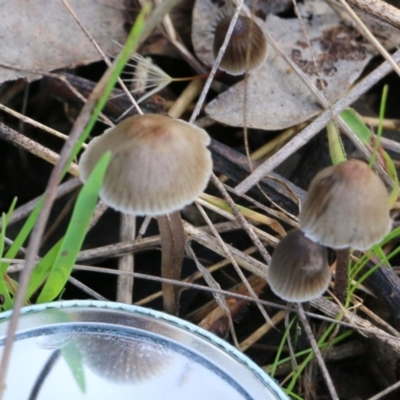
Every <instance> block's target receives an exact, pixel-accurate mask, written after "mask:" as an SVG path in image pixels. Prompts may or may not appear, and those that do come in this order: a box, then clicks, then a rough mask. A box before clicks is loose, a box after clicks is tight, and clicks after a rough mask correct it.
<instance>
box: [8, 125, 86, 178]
mask: <svg viewBox="0 0 400 400" xmlns="http://www.w3.org/2000/svg"><path fill="white" fill-rule="evenodd" d="M0 137H1V138H2V139H5V140H7V141H8V142H11V143H13V144H15V145H16V146H19V147H21V148H23V149H25V150H27V151H29V152H30V153H31V154H34V155H35V156H38V157H40V158H41V159H43V160H45V161H48V162H49V163H50V164H54V165H55V164H57V162H58V161H59V159H60V156H59V155H58V154H57V153H56V152H54V151H52V150H50V149H48V148H47V147H44V146H42V145H41V144H39V143H37V142H35V141H34V140H32V139H29V138H27V137H26V136H24V135H21V134H20V133H18V132H17V131H14V129H11V128H9V127H8V126H7V125H5V124H3V123H2V122H0ZM68 172H69V173H70V174H71V175H73V176H79V168H78V166H77V165H76V164H75V163H72V164H71V165H70V167H69V168H68Z"/></svg>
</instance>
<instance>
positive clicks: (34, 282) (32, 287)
mask: <svg viewBox="0 0 400 400" xmlns="http://www.w3.org/2000/svg"><path fill="white" fill-rule="evenodd" d="M63 240H64V238H62V239H60V240H59V241H58V242H57V243H56V244H55V245H54V246H53V247H52V248H51V249H50V250H49V251H48V252H47V253H46V255H45V256H44V257H43V258H42V259H41V260H40V261H39V262H38V264H37V265H36V267H35V268H34V270H33V272H32V276H31V279H30V280H29V285H28V289H27V291H26V295H25V300H29V299H30V297H31V296H32V295H33V294H34V293H36V292H37V291H38V290H39V288H40V287H41V286H42V285H43V283H44V282H45V281H46V279H47V277H48V276H49V274H50V271H51V268H52V266H53V265H54V263H55V261H56V259H57V255H58V254H59V252H60V249H61V246H62V244H63Z"/></svg>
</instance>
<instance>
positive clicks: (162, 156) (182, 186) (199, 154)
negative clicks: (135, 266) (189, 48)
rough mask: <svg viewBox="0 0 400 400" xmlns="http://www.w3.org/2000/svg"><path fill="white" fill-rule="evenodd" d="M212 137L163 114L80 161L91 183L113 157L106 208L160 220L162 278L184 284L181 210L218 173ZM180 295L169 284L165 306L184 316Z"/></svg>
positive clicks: (96, 145) (134, 121)
mask: <svg viewBox="0 0 400 400" xmlns="http://www.w3.org/2000/svg"><path fill="white" fill-rule="evenodd" d="M209 143H210V137H209V136H208V134H207V132H206V131H205V130H203V129H201V128H198V127H196V126H194V125H192V124H189V123H188V122H185V121H182V120H178V119H173V118H170V117H167V116H163V115H156V114H147V115H136V116H134V117H130V118H127V119H125V120H124V121H122V122H120V123H119V124H118V125H117V126H115V127H114V128H110V129H108V130H106V131H105V132H104V134H103V135H101V136H99V137H96V138H94V139H93V140H92V141H91V142H90V143H89V145H88V147H87V149H86V150H85V151H84V152H83V154H82V156H81V158H80V160H79V168H80V174H81V179H82V181H83V182H85V181H86V180H87V179H88V177H89V174H90V172H91V171H92V170H93V168H94V166H95V165H96V163H97V162H98V161H99V160H100V158H101V156H102V155H103V154H104V153H105V152H106V151H110V152H111V154H112V158H111V161H110V164H109V166H108V169H107V171H106V174H105V176H104V181H103V186H102V189H101V191H100V198H101V199H102V200H103V202H104V203H105V204H107V205H108V206H110V207H112V208H114V209H115V210H118V211H121V212H123V213H126V214H133V215H147V216H156V217H157V220H158V224H159V228H160V236H161V244H162V254H163V256H162V276H163V277H164V278H171V279H179V278H180V270H181V264H182V260H183V254H184V232H183V226H182V220H181V217H180V213H179V211H178V210H180V209H182V208H183V207H185V206H186V205H188V204H190V203H192V202H193V201H194V200H195V199H196V198H197V197H198V195H199V194H200V193H201V192H202V191H203V190H204V189H205V188H206V186H207V183H208V180H209V178H210V175H211V172H212V160H211V153H210V151H209V150H208V149H207V147H206V146H207V145H208V144H209ZM178 294H179V291H178V290H177V288H176V287H174V286H173V285H171V284H167V283H163V295H164V307H165V309H166V311H168V312H170V313H175V314H176V313H177V311H178Z"/></svg>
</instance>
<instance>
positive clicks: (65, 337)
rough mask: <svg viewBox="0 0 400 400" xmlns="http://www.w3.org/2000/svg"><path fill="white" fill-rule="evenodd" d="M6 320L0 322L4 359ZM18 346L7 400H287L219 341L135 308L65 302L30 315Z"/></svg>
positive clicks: (38, 307)
mask: <svg viewBox="0 0 400 400" xmlns="http://www.w3.org/2000/svg"><path fill="white" fill-rule="evenodd" d="M9 317H10V312H5V313H1V314H0V356H1V351H2V346H4V339H5V336H6V334H7V326H8V319H9ZM14 346H15V347H14V350H13V354H12V359H11V363H10V369H9V372H8V376H7V386H6V391H5V395H4V397H3V399H4V400H15V399H30V400H47V399H49V400H53V399H55V398H57V400H70V399H74V400H81V399H82V400H88V399H93V400H108V399H111V398H113V399H126V398H137V399H141V400H147V399H148V400H165V399H174V400H186V399H188V398H190V399H191V400H204V399H218V400H224V399H229V400H258V399H263V400H287V399H288V398H287V396H285V394H284V393H283V392H282V390H281V389H280V388H279V386H278V385H277V384H276V383H275V381H273V380H272V379H271V378H270V377H269V376H268V375H267V374H266V373H265V372H264V371H262V370H261V369H260V368H259V367H258V366H257V365H255V364H254V363H253V362H252V361H251V360H249V359H248V358H247V357H246V356H244V355H243V354H242V353H241V352H239V351H238V350H236V349H235V348H233V347H232V346H231V345H229V344H228V343H226V342H225V341H223V340H222V339H219V338H217V337H216V336H214V335H212V334H210V333H209V332H207V331H205V330H203V329H201V328H199V327H197V326H195V325H192V324H190V323H188V322H186V321H184V320H181V319H178V318H175V317H172V316H170V315H168V314H164V313H160V312H157V311H153V310H150V309H146V308H141V307H136V306H129V305H125V304H119V303H111V302H110V303H109V302H100V301H66V302H56V303H51V304H42V305H36V306H31V307H26V308H25V309H24V310H23V312H22V315H21V318H20V321H19V331H18V333H17V341H16V343H15V345H14ZM56 361H57V362H56ZM21 376H22V377H23V384H21Z"/></svg>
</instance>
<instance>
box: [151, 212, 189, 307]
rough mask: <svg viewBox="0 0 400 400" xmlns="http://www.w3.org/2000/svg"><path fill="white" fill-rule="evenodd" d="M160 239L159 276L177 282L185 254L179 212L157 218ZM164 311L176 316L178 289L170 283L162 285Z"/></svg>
mask: <svg viewBox="0 0 400 400" xmlns="http://www.w3.org/2000/svg"><path fill="white" fill-rule="evenodd" d="M157 221H158V228H159V230H160V238H161V251H162V256H161V257H162V259H161V276H162V277H163V278H167V279H176V280H179V279H180V277H181V271H182V262H183V256H184V252H185V232H184V230H183V224H182V218H181V214H180V212H179V211H175V212H173V213H171V214H166V215H162V216H160V217H157ZM162 291H163V300H164V310H165V311H166V312H168V313H170V314H173V315H178V311H179V291H180V288H179V287H178V286H176V285H173V284H171V283H163V284H162Z"/></svg>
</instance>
